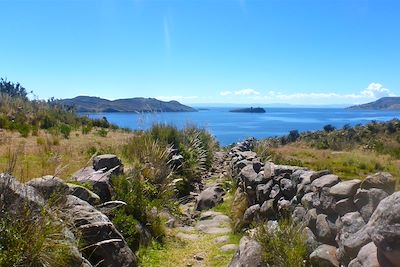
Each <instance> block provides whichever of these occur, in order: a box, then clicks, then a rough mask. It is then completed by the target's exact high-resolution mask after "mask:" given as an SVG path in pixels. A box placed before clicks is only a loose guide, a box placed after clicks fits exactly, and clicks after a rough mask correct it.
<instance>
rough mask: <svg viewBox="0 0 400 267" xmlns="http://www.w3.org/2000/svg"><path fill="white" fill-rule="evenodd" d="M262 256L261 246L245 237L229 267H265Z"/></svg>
mask: <svg viewBox="0 0 400 267" xmlns="http://www.w3.org/2000/svg"><path fill="white" fill-rule="evenodd" d="M261 255H262V252H261V246H260V244H259V243H258V242H257V241H255V240H253V239H250V238H249V237H247V236H244V237H242V239H240V244H239V249H238V251H237V252H236V254H235V255H234V256H233V258H232V261H231V262H230V263H229V267H264V266H265V265H264V264H263V263H262V261H261Z"/></svg>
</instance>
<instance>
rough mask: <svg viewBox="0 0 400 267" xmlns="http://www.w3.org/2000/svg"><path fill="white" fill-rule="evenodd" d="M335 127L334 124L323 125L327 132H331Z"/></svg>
mask: <svg viewBox="0 0 400 267" xmlns="http://www.w3.org/2000/svg"><path fill="white" fill-rule="evenodd" d="M335 129H336V128H335V126H333V125H332V124H327V125H325V126H324V131H325V132H327V133H329V132H333V131H334V130H335Z"/></svg>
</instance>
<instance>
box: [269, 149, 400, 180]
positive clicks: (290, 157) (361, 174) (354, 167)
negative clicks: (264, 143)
mask: <svg viewBox="0 0 400 267" xmlns="http://www.w3.org/2000/svg"><path fill="white" fill-rule="evenodd" d="M269 155H270V159H271V160H272V161H273V162H274V163H276V164H290V165H298V166H304V167H308V168H310V169H314V170H323V169H329V170H331V171H332V172H333V173H335V174H337V175H339V176H340V177H341V178H342V179H355V178H358V179H363V178H365V177H366V176H367V175H368V174H371V173H375V172H379V171H387V172H390V173H391V174H392V175H393V176H395V177H396V178H397V179H400V169H399V167H400V161H399V160H397V159H395V158H393V157H392V156H390V155H382V154H378V153H377V152H374V151H369V150H368V151H366V150H362V149H354V150H351V151H333V150H329V149H323V150H322V149H316V148H311V147H309V146H308V145H307V144H306V143H295V144H289V145H285V146H282V147H277V148H271V149H270V150H269Z"/></svg>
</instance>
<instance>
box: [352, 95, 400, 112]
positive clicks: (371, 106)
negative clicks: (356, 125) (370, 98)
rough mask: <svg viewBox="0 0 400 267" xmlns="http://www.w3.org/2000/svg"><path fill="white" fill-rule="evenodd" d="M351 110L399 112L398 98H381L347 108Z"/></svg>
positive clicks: (399, 100)
mask: <svg viewBox="0 0 400 267" xmlns="http://www.w3.org/2000/svg"><path fill="white" fill-rule="evenodd" d="M348 109H353V110H383V111H384V110H386V111H389V110H400V97H382V98H379V99H378V100H376V101H374V102H370V103H366V104H362V105H356V106H351V107H348Z"/></svg>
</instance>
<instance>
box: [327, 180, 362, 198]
mask: <svg viewBox="0 0 400 267" xmlns="http://www.w3.org/2000/svg"><path fill="white" fill-rule="evenodd" d="M360 184H361V180H358V179H354V180H349V181H344V182H340V183H338V184H336V185H334V186H332V187H331V188H330V190H329V193H330V194H331V195H332V196H334V197H335V198H336V199H343V198H349V197H352V196H354V195H355V194H356V192H357V189H358V188H359V187H360Z"/></svg>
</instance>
